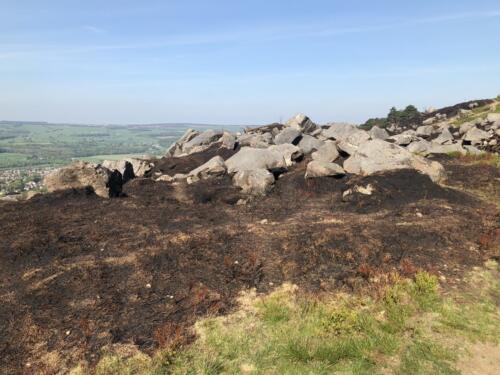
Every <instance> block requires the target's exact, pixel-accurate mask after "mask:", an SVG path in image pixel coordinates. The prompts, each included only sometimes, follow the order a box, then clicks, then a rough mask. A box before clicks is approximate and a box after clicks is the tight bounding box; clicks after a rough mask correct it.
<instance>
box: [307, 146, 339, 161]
mask: <svg viewBox="0 0 500 375" xmlns="http://www.w3.org/2000/svg"><path fill="white" fill-rule="evenodd" d="M339 155H340V154H339V151H338V150H337V144H336V143H335V142H333V141H326V142H324V144H323V145H322V146H321V147H320V148H319V149H318V150H317V151H316V152H313V153H312V158H313V160H317V161H324V162H327V163H331V162H333V161H335V160H336V159H337V158H338V157H339Z"/></svg>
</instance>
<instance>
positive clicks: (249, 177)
mask: <svg viewBox="0 0 500 375" xmlns="http://www.w3.org/2000/svg"><path fill="white" fill-rule="evenodd" d="M418 139H419V138H418V137H417V136H415V137H409V141H408V142H407V143H406V145H408V144H410V143H411V142H412V141H414V140H418ZM398 143H400V144H398ZM214 144H219V147H231V148H234V149H236V150H237V152H236V153H235V154H234V155H233V156H231V157H229V158H228V159H227V160H224V159H223V158H221V157H220V156H216V157H214V158H212V159H211V160H209V161H208V162H206V163H205V164H203V165H201V166H199V167H197V168H195V169H194V170H192V171H191V172H190V173H188V174H186V175H181V176H179V175H174V176H169V175H161V176H156V179H157V180H160V181H169V182H172V183H180V182H181V181H182V180H185V182H186V183H188V184H191V183H195V182H198V181H200V180H203V179H208V178H214V177H219V176H222V175H225V174H229V175H231V176H232V180H233V184H234V185H235V186H238V187H240V188H241V189H242V191H243V192H244V193H248V194H252V195H262V194H266V193H267V192H268V191H269V190H270V189H271V188H272V186H273V184H274V183H275V181H276V179H277V178H279V177H280V176H281V175H282V174H283V173H286V172H287V171H288V170H289V169H290V168H291V167H293V166H294V165H295V164H297V163H299V162H302V160H304V159H305V160H306V161H307V166H306V168H305V170H306V172H305V175H304V177H305V178H307V179H309V178H318V177H334V178H341V177H342V176H344V175H346V174H359V175H370V174H373V173H377V172H382V171H385V170H393V169H406V168H410V169H415V170H418V171H420V172H421V173H425V174H427V175H429V176H430V177H431V179H432V180H434V181H436V182H438V181H440V180H441V179H442V178H443V177H444V170H443V167H442V166H441V165H440V164H439V163H437V162H432V161H429V160H427V159H425V158H424V157H422V156H419V155H415V154H413V153H411V152H410V151H408V150H407V149H406V148H405V147H403V146H402V144H404V142H396V141H395V140H394V139H391V137H390V135H389V133H388V132H387V131H386V130H384V129H380V128H372V129H371V130H370V131H364V130H361V129H359V128H358V127H357V126H355V125H352V124H347V123H330V124H327V125H324V126H318V125H317V124H315V123H314V122H313V121H311V119H309V118H308V117H307V116H305V115H303V114H299V115H297V116H295V117H293V118H291V119H290V120H289V121H287V122H286V123H285V124H271V125H267V126H262V127H259V128H253V129H247V130H246V131H245V132H243V133H237V134H234V135H233V134H229V133H223V132H216V131H213V130H206V131H204V132H202V133H199V132H196V131H193V130H191V129H190V130H188V131H187V132H186V133H185V134H184V135H183V136H182V137H181V139H180V140H179V141H178V142H176V143H175V144H174V145H173V146H172V147H171V148H170V150H169V152H168V155H167V157H187V156H189V155H190V154H192V153H195V152H200V151H203V150H206V149H208V148H210V147H213V145H214Z"/></svg>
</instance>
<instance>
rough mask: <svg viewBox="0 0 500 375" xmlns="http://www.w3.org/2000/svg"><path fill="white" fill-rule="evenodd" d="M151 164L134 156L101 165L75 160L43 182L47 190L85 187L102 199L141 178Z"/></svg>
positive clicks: (117, 192) (115, 195) (48, 176)
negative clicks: (136, 178) (132, 180)
mask: <svg viewBox="0 0 500 375" xmlns="http://www.w3.org/2000/svg"><path fill="white" fill-rule="evenodd" d="M152 166H153V165H152V163H151V162H150V161H148V160H143V159H136V158H127V159H125V160H120V161H105V162H103V163H102V164H93V163H87V162H83V161H78V162H75V163H73V164H71V165H69V166H67V167H64V168H61V169H57V170H55V171H54V172H52V173H50V174H48V175H47V176H46V177H45V179H44V185H45V186H46V187H47V190H48V191H49V192H53V191H59V190H66V189H81V188H87V189H90V190H92V191H93V192H94V193H95V194H97V195H98V196H100V197H103V198H112V197H119V196H120V195H121V194H122V187H123V184H124V183H126V182H127V181H129V180H131V179H133V178H135V177H144V176H145V174H146V173H147V172H148V171H149V170H150V169H151V168H152Z"/></svg>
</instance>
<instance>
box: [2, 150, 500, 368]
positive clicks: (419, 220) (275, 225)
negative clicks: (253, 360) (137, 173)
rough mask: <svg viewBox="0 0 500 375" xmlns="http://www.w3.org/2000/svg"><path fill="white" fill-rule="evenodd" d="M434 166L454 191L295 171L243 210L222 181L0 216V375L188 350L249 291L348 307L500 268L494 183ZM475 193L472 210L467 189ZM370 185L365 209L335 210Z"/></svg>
mask: <svg viewBox="0 0 500 375" xmlns="http://www.w3.org/2000/svg"><path fill="white" fill-rule="evenodd" d="M198 157H200V156H197V158H198ZM210 157H211V155H208V154H204V156H203V160H204V159H205V158H206V159H207V160H208V159H209V158H210ZM199 160H201V159H196V163H197V164H199ZM189 163H193V164H194V163H195V161H193V160H184V161H182V162H178V163H177V164H176V165H177V166H178V165H183V166H188V165H189ZM443 163H444V164H445V166H446V168H447V169H449V170H451V172H452V173H450V178H449V180H448V183H447V184H448V185H449V186H450V187H449V188H443V187H439V186H437V185H435V184H433V183H432V182H431V181H430V180H429V179H428V178H427V177H425V176H421V175H419V174H416V173H415V172H412V171H406V170H402V171H396V172H391V173H387V174H384V175H377V176H371V177H367V178H360V177H354V176H347V177H345V178H343V179H335V178H320V179H308V180H305V179H304V171H305V164H306V162H305V161H304V162H302V163H299V164H298V165H297V166H295V167H294V168H293V169H292V171H290V172H289V173H287V174H284V175H282V176H281V177H280V178H279V180H278V181H277V183H276V186H275V188H274V190H273V191H272V192H271V193H270V194H269V195H268V196H267V197H264V198H260V199H255V200H252V201H250V202H249V203H248V204H247V205H244V206H242V205H236V204H235V203H236V202H237V201H238V199H239V198H241V194H240V193H239V191H238V190H237V189H235V188H234V187H233V186H232V185H231V181H230V179H229V178H223V179H218V180H213V181H210V182H206V181H205V182H201V183H199V184H195V185H191V186H184V185H178V186H172V185H170V184H167V183H164V182H157V183H155V182H153V181H152V180H150V179H136V180H132V181H130V182H129V183H127V184H126V185H124V187H123V188H124V192H125V193H126V195H127V197H124V198H117V199H101V198H98V197H97V196H95V195H93V194H92V193H90V192H86V191H78V190H75V191H66V192H61V193H53V194H47V195H42V196H37V197H35V198H33V199H31V200H29V201H26V202H19V203H2V204H1V205H0V223H1V226H0V239H1V241H0V299H1V301H2V303H1V304H0V369H1V371H0V372H1V373H2V374H19V373H26V374H31V373H34V374H38V373H43V371H46V372H47V373H48V370H47V369H48V368H50V366H51V364H52V365H53V363H54V362H55V363H56V364H57V366H58V368H59V370H61V371H62V372H64V371H66V370H67V369H68V368H71V367H72V366H74V365H75V364H76V363H78V361H81V360H85V361H87V362H89V363H95V362H96V361H97V360H98V358H99V356H100V355H101V353H102V352H101V348H103V347H104V346H106V345H110V344H113V343H132V344H136V345H138V346H139V347H140V348H141V349H142V350H145V351H147V352H152V351H154V350H155V349H156V348H158V346H159V345H160V344H164V343H165V342H166V341H168V335H169V334H170V333H171V332H175V330H172V327H179V328H180V329H181V330H182V332H184V333H186V337H187V338H186V340H188V339H189V334H188V333H187V332H189V330H188V328H189V327H190V326H191V325H192V324H193V323H194V321H195V320H196V319H198V318H199V317H201V316H204V315H206V314H223V313H226V312H228V311H229V310H230V309H231V308H232V306H233V303H234V300H235V297H236V296H237V295H238V293H239V292H240V291H241V290H244V289H246V288H252V287H255V288H257V289H258V290H260V291H269V290H271V289H272V288H273V287H275V286H277V285H280V284H281V283H282V282H285V281H290V282H293V283H297V284H298V285H299V286H301V287H302V288H303V289H304V290H307V291H309V292H313V293H314V292H317V293H320V292H324V291H332V290H342V289H343V290H346V291H353V290H360V289H362V288H365V287H367V286H369V285H371V284H370V283H371V281H370V280H371V278H372V277H373V276H376V275H378V274H381V273H387V272H393V271H396V272H401V273H403V274H411V273H412V272H415V271H416V270H417V269H418V268H424V269H427V270H430V271H431V272H434V273H436V274H442V275H445V276H446V278H447V280H448V282H450V283H452V282H453V281H454V280H455V279H456V278H459V277H460V275H461V274H462V271H463V270H464V269H467V268H469V267H471V266H474V265H478V264H481V263H482V262H483V261H484V260H485V259H488V258H490V257H493V256H495V255H496V254H497V253H496V251H497V249H498V245H499V244H498V238H499V237H500V236H498V234H499V229H498V228H499V210H498V208H497V206H496V205H495V204H492V203H491V202H490V200H489V199H490V195H489V194H490V193H491V189H490V188H489V187H488V186H493V185H495V184H497V186H498V171H496V172H495V171H494V170H491V169H487V170H481V172H480V173H477V174H476V173H475V172H474V171H475V170H476V168H477V167H476V166H475V165H469V164H466V163H465V164H464V163H462V164H460V162H458V161H456V160H454V159H443ZM168 168H170V167H168ZM175 168H179V169H178V170H179V171H180V170H182V169H180V167H174V169H175ZM186 168H187V167H186ZM189 168H191V166H189ZM481 168H482V167H481ZM191 169H192V168H191ZM466 176H468V177H467V179H466ZM474 178H481V182H480V183H479V184H477V189H475V190H474V191H475V192H478V193H481V194H478V196H479V195H480V196H481V199H479V198H478V197H476V196H473V195H471V194H470V193H469V192H467V191H465V190H467V189H464V188H463V186H462V185H463V184H465V183H466V181H469V180H468V179H474ZM495 179H496V180H495ZM368 184H371V185H372V186H373V187H374V189H375V191H374V193H373V194H372V195H370V196H365V195H359V194H358V195H355V197H354V198H353V199H352V200H350V201H345V199H343V198H342V193H343V191H345V190H347V189H349V188H352V187H353V186H356V185H357V186H364V187H365V186H367V185H368ZM483 187H485V190H483ZM27 364H29V366H27Z"/></svg>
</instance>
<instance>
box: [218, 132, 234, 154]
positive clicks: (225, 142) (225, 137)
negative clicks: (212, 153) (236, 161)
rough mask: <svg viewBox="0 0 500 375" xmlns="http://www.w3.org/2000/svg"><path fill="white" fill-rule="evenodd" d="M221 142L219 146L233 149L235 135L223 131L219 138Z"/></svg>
mask: <svg viewBox="0 0 500 375" xmlns="http://www.w3.org/2000/svg"><path fill="white" fill-rule="evenodd" d="M219 141H220V142H221V144H222V145H221V147H224V148H227V149H229V150H234V149H235V148H236V143H237V141H236V136H235V135H234V134H231V133H229V132H224V134H222V137H221V138H220V139H219Z"/></svg>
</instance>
